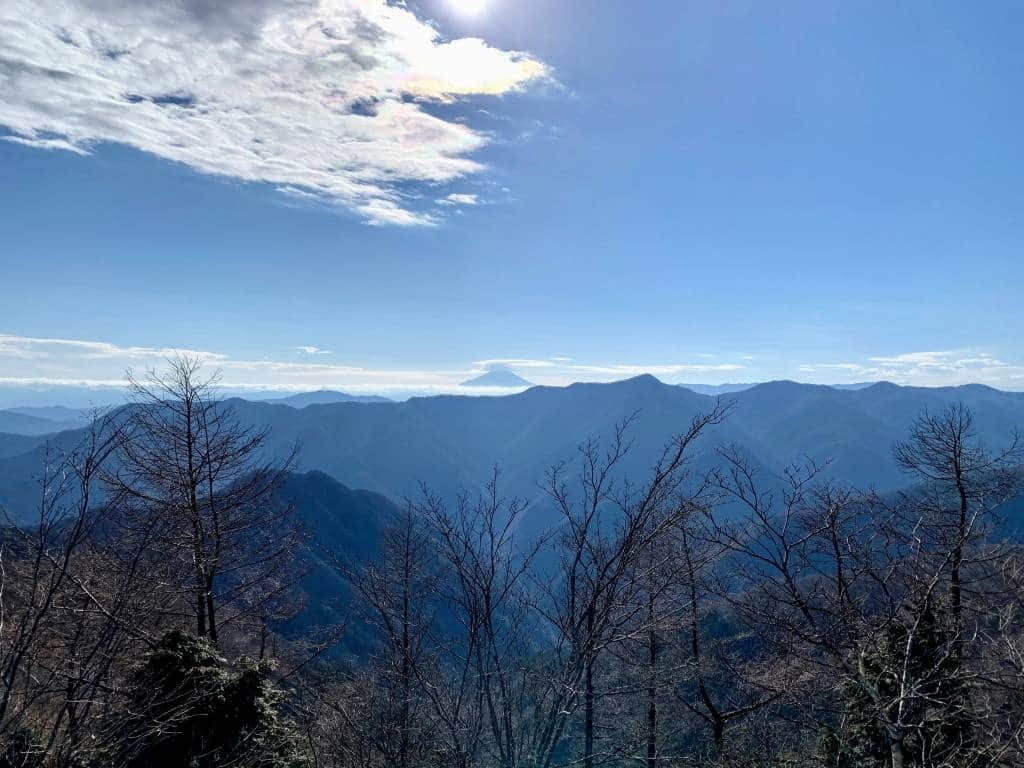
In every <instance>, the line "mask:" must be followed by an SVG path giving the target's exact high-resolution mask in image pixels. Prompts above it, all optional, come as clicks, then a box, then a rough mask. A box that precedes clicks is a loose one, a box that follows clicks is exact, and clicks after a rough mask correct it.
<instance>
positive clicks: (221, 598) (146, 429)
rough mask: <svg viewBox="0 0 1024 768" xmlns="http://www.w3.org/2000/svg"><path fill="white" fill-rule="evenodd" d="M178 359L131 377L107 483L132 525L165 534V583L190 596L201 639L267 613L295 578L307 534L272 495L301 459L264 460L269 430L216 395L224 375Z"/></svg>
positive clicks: (213, 638)
mask: <svg viewBox="0 0 1024 768" xmlns="http://www.w3.org/2000/svg"><path fill="white" fill-rule="evenodd" d="M201 362H202V361H201V360H200V359H198V358H195V357H185V356H178V357H175V358H172V359H171V360H169V361H168V369H167V370H166V371H165V372H162V373H161V372H157V371H149V372H148V373H147V375H146V376H145V378H143V379H137V378H134V377H133V376H132V375H131V374H129V388H130V392H131V402H130V404H129V405H128V406H127V407H126V408H125V409H124V410H123V413H122V419H123V425H122V428H121V430H120V434H121V439H120V441H119V442H118V446H117V463H116V465H115V467H114V468H113V470H112V471H110V472H109V473H107V475H106V476H105V480H106V482H107V484H108V485H109V486H110V487H111V488H112V489H114V491H115V492H116V495H117V498H118V499H120V501H121V504H122V507H121V508H122V512H123V519H124V521H125V525H126V527H131V525H133V524H134V525H135V526H137V527H139V528H141V529H143V530H146V531H149V530H151V529H156V530H157V531H158V532H159V536H158V541H157V543H156V546H157V547H158V548H159V550H160V551H161V552H163V554H164V555H165V557H166V560H165V564H166V566H167V574H166V575H167V577H168V578H170V579H171V580H172V583H174V584H175V585H176V586H177V588H178V589H179V590H180V591H181V593H182V595H183V596H190V598H188V600H189V601H190V602H191V604H192V610H191V613H192V617H193V621H194V625H195V628H196V633H197V634H198V635H199V636H200V637H208V638H209V639H210V640H211V641H212V642H213V643H214V644H215V645H216V644H217V643H218V641H219V639H220V634H221V631H222V630H223V629H224V628H225V627H226V626H230V625H231V624H233V623H237V622H239V621H240V620H242V619H245V618H249V619H251V618H252V617H254V616H256V617H258V616H259V615H260V614H261V608H262V607H264V606H266V605H267V604H268V603H269V602H271V601H273V600H275V599H277V598H278V597H279V596H280V595H281V594H282V593H283V592H285V591H286V590H287V589H288V588H289V587H290V586H291V585H292V584H293V583H294V581H295V580H296V579H297V574H296V573H295V572H294V566H295V564H296V560H295V552H296V548H297V546H298V544H299V543H300V541H301V530H300V528H299V526H298V525H297V524H296V522H295V520H294V517H293V515H292V514H291V510H290V509H289V508H288V507H286V506H284V505H282V504H280V503H279V502H278V501H277V500H276V499H275V490H276V488H277V486H278V485H279V483H280V482H281V480H282V479H283V478H284V476H285V474H286V473H287V471H288V470H289V469H290V467H291V464H292V458H293V456H294V451H293V452H292V453H291V454H289V455H288V456H286V457H283V459H282V460H280V461H277V462H273V461H270V460H268V459H266V458H265V457H264V453H265V449H266V438H267V430H265V429H253V428H251V427H248V426H245V425H243V424H242V423H241V422H240V421H239V420H238V419H237V417H236V416H235V415H234V413H233V411H232V409H231V407H230V406H229V405H228V404H226V403H225V402H223V401H222V400H221V399H220V398H219V396H218V393H217V383H218V376H217V374H214V375H213V376H211V377H209V378H203V377H202V376H201Z"/></svg>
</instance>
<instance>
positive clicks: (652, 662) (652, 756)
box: [647, 590, 658, 768]
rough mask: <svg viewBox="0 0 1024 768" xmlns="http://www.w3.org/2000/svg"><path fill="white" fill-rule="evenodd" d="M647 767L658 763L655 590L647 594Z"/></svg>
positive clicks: (654, 767) (655, 765)
mask: <svg viewBox="0 0 1024 768" xmlns="http://www.w3.org/2000/svg"><path fill="white" fill-rule="evenodd" d="M647 621H648V630H647V650H648V659H647V661H648V669H647V675H648V678H647V679H648V682H647V768H657V764H658V689H657V677H658V633H657V631H656V630H655V627H654V592H653V590H651V591H650V593H649V594H648V596H647Z"/></svg>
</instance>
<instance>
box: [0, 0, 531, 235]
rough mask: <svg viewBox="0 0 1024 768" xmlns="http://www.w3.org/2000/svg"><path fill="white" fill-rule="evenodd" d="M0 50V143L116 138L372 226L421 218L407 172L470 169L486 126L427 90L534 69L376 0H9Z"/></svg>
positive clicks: (424, 218)
mask: <svg viewBox="0 0 1024 768" xmlns="http://www.w3.org/2000/svg"><path fill="white" fill-rule="evenodd" d="M0 51H2V52H3V54H2V56H0V92H2V93H3V98H2V99H0V125H2V126H5V127H6V128H7V129H8V130H9V131H11V132H12V133H13V135H10V136H7V137H5V138H6V139H7V140H8V141H15V142H18V143H21V144H28V145H31V146H35V147H39V148H45V149H63V150H70V151H75V152H79V153H84V152H88V151H90V149H91V148H92V147H93V146H94V145H95V144H98V143H102V142H115V143H119V144H126V145H128V146H131V147H135V148H137V149H139V150H142V151H144V152H148V153H151V154H154V155H157V156H159V157H161V158H164V159H167V160H172V161H175V162H180V163H183V164H185V165H188V166H190V167H192V168H194V169H196V170H198V171H200V172H203V173H209V174H214V175H218V176H225V177H229V178H233V179H239V180H242V181H252V182H267V183H270V184H273V185H274V186H275V187H277V188H279V189H281V190H284V191H287V192H290V193H291V194H293V195H307V196H308V195H313V196H315V197H317V198H319V199H322V200H325V201H329V202H332V203H336V204H340V205H342V206H344V207H346V208H348V209H350V210H353V211H356V212H357V213H358V214H360V215H361V216H362V217H363V218H364V219H365V220H366V221H367V222H368V223H372V224H399V225H423V224H433V223H436V220H435V219H434V218H433V217H432V216H430V215H429V214H425V213H423V212H418V211H416V210H413V209H412V208H410V207H409V200H408V198H407V197H406V196H405V195H404V194H403V189H404V188H405V186H406V185H407V184H416V183H422V184H431V185H435V184H444V183H448V182H452V181H454V180H457V179H459V178H462V177H464V176H466V175H468V174H473V173H478V172H480V171H481V170H482V167H481V165H480V164H479V163H478V162H476V161H475V160H473V159H472V158H471V155H472V153H473V152H475V151H476V150H478V149H480V148H481V147H482V146H483V145H484V144H485V143H486V138H485V136H484V135H483V134H481V133H479V132H477V131H474V130H473V129H472V128H470V127H468V126H466V125H463V124H461V123H458V122H456V121H454V120H447V119H444V118H441V117H438V116H436V115H434V114H431V112H429V111H428V110H427V109H426V108H425V105H427V104H428V103H429V102H450V101H452V100H455V99H458V98H461V97H466V96H474V95H501V94H507V93H510V92H514V91H518V90H522V89H523V88H525V87H527V86H528V85H529V84H530V83H531V82H536V81H540V80H544V79H548V78H549V77H550V75H549V72H548V69H547V68H546V66H545V65H544V64H543V63H541V62H539V61H537V60H536V59H534V58H532V57H530V56H528V55H526V54H523V53H518V52H515V51H502V50H499V49H496V48H493V47H491V46H489V45H488V44H487V43H486V42H485V41H483V40H479V39H475V38H463V39H454V40H444V39H443V38H442V37H441V35H440V33H439V32H438V30H437V29H435V28H434V27H433V26H431V25H430V24H428V23H427V22H425V21H423V20H421V19H419V18H417V17H416V16H415V15H414V14H413V13H412V12H411V11H410V10H408V9H407V8H406V7H404V6H403V5H399V4H394V5H393V4H389V3H388V2H386V0H279V1H277V2H270V0H242V1H240V2H234V3H228V2H222V0H167V2H161V3H133V2H129V1H128V0H8V2H5V3H3V4H0ZM467 197H469V196H467ZM453 202H454V201H453ZM462 204H468V203H466V202H465V201H463V203H462Z"/></svg>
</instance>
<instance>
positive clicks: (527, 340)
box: [0, 0, 1024, 391]
mask: <svg viewBox="0 0 1024 768" xmlns="http://www.w3.org/2000/svg"><path fill="white" fill-rule="evenodd" d="M474 4H478V5H480V8H477V9H473V8H470V6H471V5H474ZM39 5H40V4H39V3H37V2H31V3H30V2H27V0H25V1H24V2H22V1H21V0H14V2H12V3H8V4H5V5H4V7H3V9H0V16H2V17H3V18H2V19H0V22H3V23H2V24H0V28H3V29H5V30H6V32H0V51H8V52H9V55H8V54H5V55H3V56H0V58H3V59H5V62H6V63H5V64H4V65H3V66H0V91H3V92H5V93H8V94H13V97H9V98H6V99H4V100H3V102H2V104H0V132H3V133H4V134H5V136H6V138H7V139H8V141H0V231H2V239H0V266H2V273H0V274H2V279H0V371H2V373H0V379H2V380H5V381H7V382H9V383H29V382H44V381H45V382H51V383H52V382H67V381H89V382H106V381H114V380H116V379H117V378H119V377H120V376H121V374H122V372H123V370H124V368H125V367H128V366H133V367H143V366H145V365H151V364H154V361H156V362H158V361H159V358H160V356H161V355H163V354H165V353H166V352H167V351H168V350H171V349H189V350H195V351H199V352H202V353H204V354H207V355H208V356H209V357H210V360H211V362H212V363H214V364H216V365H219V366H221V367H222V368H223V369H224V372H225V380H226V381H227V382H228V383H231V384H234V385H251V386H273V387H287V388H308V387H319V386H334V387H340V388H348V389H352V390H358V391H389V390H394V389H402V388H404V389H412V388H419V389H430V388H433V389H438V390H441V389H450V388H452V387H454V386H455V385H456V384H457V383H458V382H459V381H461V380H462V379H464V378H467V377H468V376H469V375H470V374H471V373H472V372H474V371H480V370H482V369H483V368H485V367H487V366H488V365H490V364H493V361H508V360H510V361H514V362H513V363H512V364H513V366H514V367H515V368H516V369H517V370H519V371H520V373H522V374H523V375H525V376H526V377H527V378H530V379H531V380H533V381H538V382H542V383H556V384H557V383H565V382H568V381H572V380H579V379H588V380H607V379H614V378H621V377H623V376H626V375H630V374H632V373H635V372H640V371H643V370H651V371H653V372H654V373H655V374H656V375H658V376H659V377H661V378H662V379H664V380H666V381H688V382H721V381H756V380H764V379H772V378H794V379H799V380H804V381H819V382H828V383H832V382H849V381H858V380H868V379H879V378H886V379H891V380H895V381H898V382H901V383H914V384H926V385H933V384H946V383H950V384H957V383H964V382H966V381H982V382H986V383H990V384H993V385H996V386H1000V387H1004V388H1008V389H1024V350H1022V349H1021V343H1020V336H1021V330H1022V326H1024V311H1022V309H1021V302H1020V293H1021V287H1022V286H1024V259H1022V258H1021V253H1020V251H1021V243H1022V242H1024V216H1022V211H1024V181H1022V178H1021V173H1020V171H1021V168H1024V143H1022V142H1021V140H1020V136H1022V135H1024V103H1022V100H1021V98H1020V93H1021V90H1022V85H1024V49H1022V48H1021V46H1020V44H1019V31H1020V30H1021V29H1022V28H1024V5H1021V4H1020V3H1014V2H990V3H985V4H965V3H956V2H938V3H936V2H927V3H926V2H899V3H880V2H879V3H871V2H865V3H838V2H820V1H816V2H793V3H786V4H768V3H762V2H754V1H751V2H700V3H697V2H679V1H678V0H676V1H674V2H661V1H660V0H650V1H649V2H643V3H635V2H625V1H624V0H616V1H613V0H587V2H568V1H564V0H562V1H559V0H515V2H513V0H475V3H474V2H471V0H435V1H433V2H432V1H431V0H422V2H416V3H411V2H410V4H409V5H408V6H407V7H404V8H395V7H390V8H389V7H387V6H385V4H384V3H383V0H330V2H328V1H327V0H324V1H323V2H320V0H291V1H290V2H285V3H270V2H266V1H265V0H250V2H247V3H242V4H240V5H239V6H238V8H239V9H240V10H238V11H237V12H235V11H231V12H222V11H218V10H217V9H216V4H212V5H211V4H208V2H207V0H181V2H180V3H168V4H166V5H161V6H160V8H161V10H159V11H154V10H151V11H149V12H147V13H146V14H142V13H140V12H138V11H137V9H133V8H132V7H131V4H129V3H127V0H124V2H113V0H112V2H109V3H106V4H96V3H84V2H77V1H76V0H45V2H43V3H42V5H44V6H46V8H43V9H40V8H39ZM34 9H35V10H34ZM356 22H358V23H356ZM428 22H429V23H428ZM167 30H173V32H168V31H167ZM310 30H315V33H314V32H310ZM296 51H297V53H296ZM339 51H343V54H341V53H339ZM12 62H13V63H12Z"/></svg>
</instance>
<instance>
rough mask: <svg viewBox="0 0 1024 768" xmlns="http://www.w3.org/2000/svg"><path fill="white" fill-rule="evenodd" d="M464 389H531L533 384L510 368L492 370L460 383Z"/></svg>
mask: <svg viewBox="0 0 1024 768" xmlns="http://www.w3.org/2000/svg"><path fill="white" fill-rule="evenodd" d="M462 386H464V387H505V388H508V389H512V388H516V387H532V386H533V383H532V382H529V381H527V380H526V379H524V378H523V377H522V376H520V375H519V374H518V373H516V372H515V371H513V370H512V369H511V368H492V369H491V370H489V371H487V373H484V374H481V375H480V376H476V377H474V378H472V379H467V380H466V381H464V382H462Z"/></svg>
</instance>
